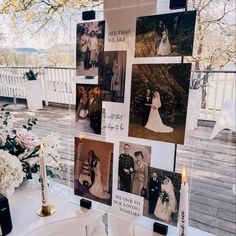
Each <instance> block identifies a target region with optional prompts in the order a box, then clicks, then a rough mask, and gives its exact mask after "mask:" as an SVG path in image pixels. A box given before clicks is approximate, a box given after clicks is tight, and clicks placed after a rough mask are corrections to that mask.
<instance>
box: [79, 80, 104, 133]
mask: <svg viewBox="0 0 236 236" xmlns="http://www.w3.org/2000/svg"><path fill="white" fill-rule="evenodd" d="M75 117H76V118H75V120H76V129H77V130H79V131H80V132H84V133H92V134H101V126H102V125H101V122H102V89H101V87H100V86H98V85H86V84H76V111H75Z"/></svg>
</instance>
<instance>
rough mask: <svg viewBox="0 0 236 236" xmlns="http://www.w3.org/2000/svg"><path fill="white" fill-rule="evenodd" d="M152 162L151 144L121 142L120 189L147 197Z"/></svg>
mask: <svg viewBox="0 0 236 236" xmlns="http://www.w3.org/2000/svg"><path fill="white" fill-rule="evenodd" d="M150 162H151V146H146V145H140V144H134V143H129V142H120V147H119V164H118V189H119V190H121V191H124V192H127V193H132V194H135V195H139V196H142V197H146V196H147V183H148V167H149V166H150Z"/></svg>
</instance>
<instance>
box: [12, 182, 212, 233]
mask: <svg viewBox="0 0 236 236" xmlns="http://www.w3.org/2000/svg"><path fill="white" fill-rule="evenodd" d="M79 200H80V197H78V196H74V195H73V190H72V189H70V188H69V187H67V186H65V185H62V184H60V183H57V182H54V181H50V182H49V202H50V203H51V204H54V205H55V207H56V212H55V214H54V215H52V216H48V217H43V218H42V217H39V216H38V215H37V213H36V212H37V210H38V209H39V208H40V207H41V186H40V184H39V182H38V179H37V178H34V179H33V180H28V181H27V182H26V183H24V184H22V186H20V187H19V188H18V189H16V191H15V193H14V194H13V195H12V196H11V197H10V198H9V205H10V210H11V216H12V223H13V230H12V232H11V233H10V234H9V236H24V235H25V234H27V232H29V231H31V230H33V229H36V228H38V227H42V226H44V225H47V224H52V223H53V222H57V221H59V220H65V219H69V218H74V217H78V219H79V217H80V218H81V217H85V218H86V217H87V218H86V219H88V220H87V221H88V222H89V221H91V215H89V214H90V213H91V212H93V213H94V214H96V215H97V216H98V217H102V216H103V215H104V214H105V213H107V221H108V235H109V236H121V235H122V236H126V235H127V236H143V235H145V236H154V235H155V236H158V235H159V234H157V233H153V232H152V230H151V229H152V224H153V222H154V221H153V220H150V219H148V218H146V217H138V218H136V219H135V220H130V219H127V218H124V217H121V216H118V215H115V214H114V213H113V212H112V210H111V209H112V208H110V207H107V206H105V205H102V204H100V203H96V202H93V207H92V209H91V210H87V209H84V208H81V207H80V206H79ZM79 222H81V220H80V221H79V220H78V223H79ZM85 222H86V220H85ZM176 235H178V228H177V227H174V226H169V232H168V236H176ZM189 235H191V236H212V235H211V234H208V233H205V232H202V231H200V230H197V229H194V228H191V227H190V229H189ZM44 236H47V235H44ZM67 236H69V235H67Z"/></svg>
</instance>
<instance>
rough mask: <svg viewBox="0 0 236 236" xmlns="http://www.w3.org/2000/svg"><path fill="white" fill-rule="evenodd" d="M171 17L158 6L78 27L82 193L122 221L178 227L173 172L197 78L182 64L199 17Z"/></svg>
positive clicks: (119, 11) (177, 178)
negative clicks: (151, 221) (138, 220)
mask: <svg viewBox="0 0 236 236" xmlns="http://www.w3.org/2000/svg"><path fill="white" fill-rule="evenodd" d="M131 2H132V1H131ZM141 2H142V3H145V1H144V2H143V1H141ZM141 2H140V4H141ZM110 4H111V5H109V4H108V5H106V4H105V5H104V6H105V8H106V7H107V8H109V7H110V8H112V3H110ZM124 6H125V5H124ZM170 12H171V11H170V10H169V9H168V11H167V12H166V10H162V9H161V8H158V6H156V1H153V2H152V4H147V5H146V6H142V4H141V5H140V6H134V7H132V8H130V7H127V8H125V7H124V8H112V9H110V10H107V11H106V10H105V11H104V21H93V22H81V23H78V25H77V39H76V44H77V56H76V58H77V75H78V76H79V77H78V79H76V111H75V120H76V124H77V125H76V134H77V135H76V137H75V178H74V181H75V184H74V187H75V188H74V193H75V194H76V195H79V196H83V197H86V198H88V199H91V200H95V201H98V202H100V203H103V204H106V205H109V206H111V208H112V211H113V212H116V213H117V214H118V215H120V216H125V217H128V216H129V217H137V216H142V215H143V216H146V217H148V218H151V219H154V220H159V221H162V222H165V223H167V224H172V225H177V219H178V217H177V216H178V207H179V197H180V185H181V174H178V173H174V172H173V166H174V161H175V155H176V144H184V138H185V126H186V113H187V104H188V92H189V83H190V73H191V64H184V63H179V62H180V56H189V55H191V54H192V48H193V38H194V28H195V18H196V12H179V13H176V12H175V13H170ZM164 13H168V14H164ZM186 19H188V20H187V23H186V24H185V21H186ZM85 47H86V49H85ZM176 56H177V57H176ZM170 57H171V58H172V59H170ZM160 58H161V59H160Z"/></svg>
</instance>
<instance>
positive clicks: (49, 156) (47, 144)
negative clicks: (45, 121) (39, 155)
mask: <svg viewBox="0 0 236 236" xmlns="http://www.w3.org/2000/svg"><path fill="white" fill-rule="evenodd" d="M42 143H43V145H44V149H43V153H44V155H45V162H46V165H47V166H52V167H55V166H58V162H59V159H60V155H59V153H58V152H57V148H58V147H59V143H60V142H59V139H58V136H57V135H55V134H54V133H53V132H51V133H50V134H48V135H47V136H46V137H45V138H43V139H42Z"/></svg>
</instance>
